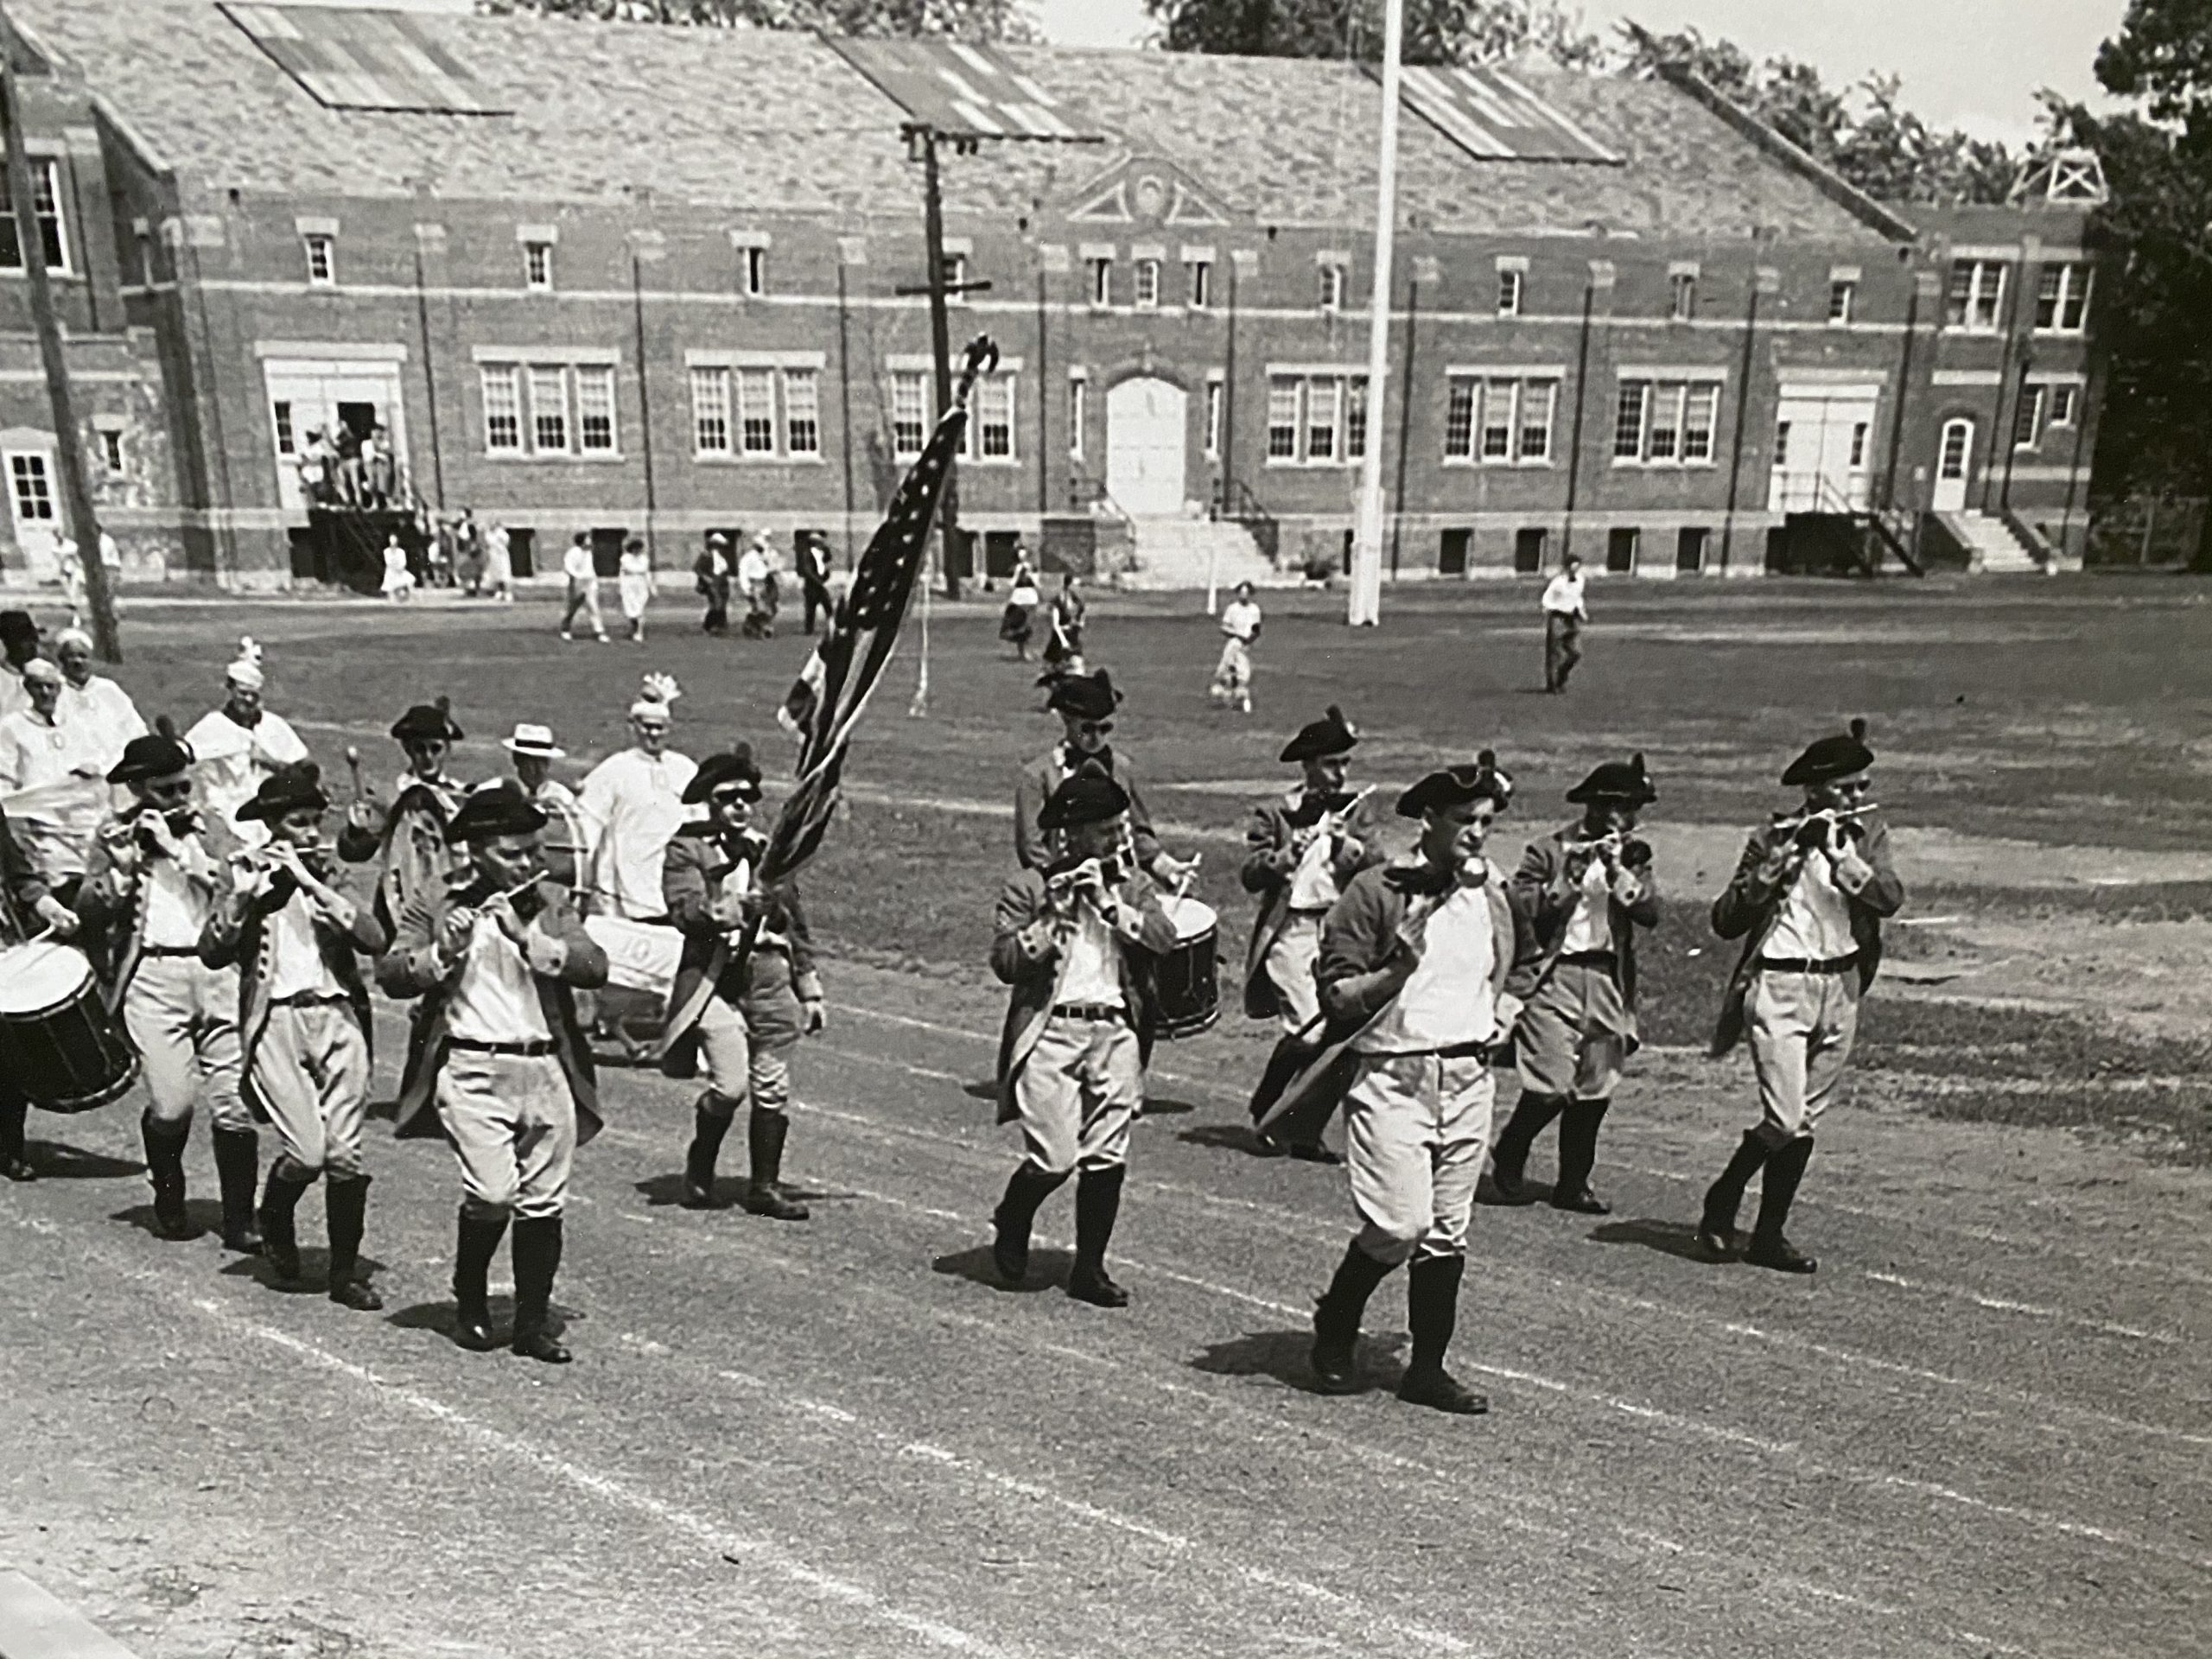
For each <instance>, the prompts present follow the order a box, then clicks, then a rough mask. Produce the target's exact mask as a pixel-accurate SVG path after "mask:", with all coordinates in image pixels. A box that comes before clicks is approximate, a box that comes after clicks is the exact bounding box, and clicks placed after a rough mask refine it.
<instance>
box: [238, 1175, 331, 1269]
mask: <svg viewBox="0 0 2212 1659" xmlns="http://www.w3.org/2000/svg"><path fill="white" fill-rule="evenodd" d="M312 1185H315V1171H313V1170H311V1169H310V1170H302V1169H301V1168H300V1166H298V1165H296V1164H295V1163H294V1162H293V1161H292V1160H290V1159H289V1158H279V1159H277V1161H276V1162H274V1163H273V1164H271V1165H270V1166H269V1180H268V1184H267V1185H264V1187H263V1188H262V1189H261V1210H260V1212H259V1214H258V1215H257V1217H256V1218H257V1220H258V1221H259V1223H260V1224H261V1248H262V1253H263V1254H264V1255H266V1256H267V1257H268V1258H269V1266H270V1270H271V1271H272V1272H273V1273H274V1274H275V1275H276V1279H277V1283H278V1284H280V1285H290V1284H296V1283H297V1282H298V1281H299V1277H300V1238H299V1230H298V1229H297V1227H296V1225H295V1224H294V1221H293V1212H294V1211H296V1210H297V1209H298V1208H299V1207H300V1200H301V1198H303V1197H305V1196H306V1193H307V1190H308V1187H310V1186H312ZM332 1192H333V1197H332V1198H331V1200H330V1202H331V1204H332V1205H333V1207H335V1206H336V1204H337V1198H336V1196H335V1192H336V1189H335V1188H333V1189H332ZM333 1230H335V1224H334V1225H333ZM333 1265H335V1263H334V1264H333Z"/></svg>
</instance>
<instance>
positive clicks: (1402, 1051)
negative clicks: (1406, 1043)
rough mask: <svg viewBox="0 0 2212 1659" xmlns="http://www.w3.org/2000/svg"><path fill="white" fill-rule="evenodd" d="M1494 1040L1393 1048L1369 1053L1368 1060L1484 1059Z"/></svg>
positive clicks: (1492, 1046)
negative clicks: (1445, 1046) (1447, 1045)
mask: <svg viewBox="0 0 2212 1659" xmlns="http://www.w3.org/2000/svg"><path fill="white" fill-rule="evenodd" d="M1496 1047H1497V1043H1496V1042H1494V1041H1493V1042H1487V1043H1454V1044H1452V1046H1450V1047H1449V1048H1394V1049H1390V1050H1389V1051H1387V1052H1383V1053H1378V1054H1370V1055H1368V1056H1367V1058H1369V1059H1370V1060H1486V1059H1488V1058H1490V1057H1491V1051H1492V1050H1493V1049H1495V1048H1496Z"/></svg>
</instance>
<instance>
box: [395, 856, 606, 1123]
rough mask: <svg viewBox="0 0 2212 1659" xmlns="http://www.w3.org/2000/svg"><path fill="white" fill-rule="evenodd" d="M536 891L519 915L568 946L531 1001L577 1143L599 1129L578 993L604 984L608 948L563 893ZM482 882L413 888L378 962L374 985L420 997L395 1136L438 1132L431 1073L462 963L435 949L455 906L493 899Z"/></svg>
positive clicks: (464, 876)
mask: <svg viewBox="0 0 2212 1659" xmlns="http://www.w3.org/2000/svg"><path fill="white" fill-rule="evenodd" d="M493 893H494V890H493V887H491V885H490V884H489V883H488V882H486V881H485V880H482V879H481V878H480V877H479V876H477V875H476V874H474V871H468V872H463V873H461V874H457V875H455V876H454V877H452V878H451V879H450V880H448V881H447V882H446V883H445V884H444V886H443V887H440V888H436V889H433V890H431V891H429V892H425V893H416V895H415V896H414V898H413V899H410V901H409V903H408V906H407V907H406V908H405V909H404V910H403V911H402V912H400V915H399V921H398V925H397V927H395V928H394V929H393V930H392V939H391V949H390V950H388V951H386V952H385V957H384V960H383V961H382V962H381V963H378V967H377V983H378V985H379V986H381V987H382V988H383V989H384V994H385V995H386V996H389V997H393V998H396V999H398V1000H401V1001H404V1000H406V999H408V998H410V997H421V998H422V999H423V1006H422V1008H421V1010H420V1011H419V1012H418V1013H417V1014H416V1018H415V1020H414V1024H413V1027H412V1029H411V1031H410V1034H409V1039H408V1045H407V1064H406V1066H405V1068H404V1070H403V1071H402V1072H401V1074H400V1080H399V1122H398V1123H397V1128H396V1133H397V1135H398V1136H399V1138H400V1139H401V1140H403V1141H405V1140H417V1139H428V1138H429V1137H430V1136H433V1135H443V1134H444V1133H445V1130H444V1128H443V1127H442V1125H441V1124H440V1123H439V1122H438V1115H437V1110H436V1100H437V1081H438V1071H439V1070H440V1068H441V1067H442V1066H443V1065H445V1061H446V1052H447V1051H446V1039H447V1027H446V1017H447V1005H448V1002H449V1001H451V999H452V996H453V988H454V982H455V981H456V980H457V979H458V978H459V977H460V974H461V964H460V963H457V962H454V963H449V962H448V961H447V960H446V959H445V956H444V953H443V952H442V950H440V948H439V944H438V942H439V940H440V938H442V936H443V934H444V931H445V923H446V918H447V917H448V916H449V915H450V914H452V912H453V911H454V908H455V907H456V906H463V907H467V908H470V909H474V908H475V907H476V906H480V905H482V904H484V903H485V902H486V900H488V899H491V898H492V897H493ZM537 893H539V894H541V895H543V899H542V902H541V904H540V906H539V907H538V908H537V909H536V910H534V911H528V912H524V901H525V900H527V899H528V898H529V896H530V895H529V894H527V893H525V894H524V895H523V899H519V900H518V901H517V903H516V909H517V911H518V912H524V919H525V920H532V919H534V920H536V921H537V923H538V924H539V925H541V926H543V928H544V930H545V931H547V932H549V933H550V934H551V935H552V936H553V937H554V938H556V939H558V940H560V942H561V943H562V944H564V945H566V946H567V947H568V956H567V959H566V960H565V961H564V962H563V963H562V965H561V969H560V971H559V973H557V974H554V975H546V974H537V975H534V976H533V977H534V978H535V979H536V981H537V1001H538V1007H539V1010H540V1012H541V1013H542V1014H543V1015H544V1019H545V1029H546V1030H547V1031H549V1032H550V1033H552V1034H553V1047H554V1052H555V1053H556V1055H557V1056H558V1057H559V1058H560V1062H561V1070H562V1071H563V1072H564V1073H566V1074H567V1076H568V1079H569V1093H570V1094H571V1095H573V1096H575V1102H576V1144H577V1145H578V1146H582V1144H583V1143H584V1142H585V1141H589V1140H590V1139H591V1138H592V1137H593V1136H594V1135H597V1134H598V1133H599V1130H600V1117H599V1081H598V1077H597V1075H596V1074H595V1073H594V1071H593V1068H592V1058H591V1048H590V1046H589V1045H588V1043H586V1042H585V1040H584V1033H583V1028H582V1027H581V1026H579V1025H578V1024H577V1023H576V999H575V993H576V992H578V991H592V990H597V989H598V988H600V987H601V986H602V985H604V984H606V983H607V952H606V951H604V950H601V949H600V947H599V945H598V944H596V943H595V942H594V940H593V938H592V937H591V935H590V934H588V933H587V932H585V931H584V925H583V919H582V918H581V917H579V916H578V915H577V914H576V912H575V906H573V905H571V904H570V902H569V898H568V895H567V894H566V893H563V892H562V891H561V889H560V888H558V887H556V886H554V885H553V884H552V883H551V882H550V881H546V882H541V883H540V884H539V886H538V887H537Z"/></svg>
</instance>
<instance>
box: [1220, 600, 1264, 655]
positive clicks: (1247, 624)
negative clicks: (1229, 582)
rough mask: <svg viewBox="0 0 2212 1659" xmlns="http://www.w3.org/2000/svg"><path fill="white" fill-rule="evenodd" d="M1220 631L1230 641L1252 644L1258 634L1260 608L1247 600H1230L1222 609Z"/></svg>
mask: <svg viewBox="0 0 2212 1659" xmlns="http://www.w3.org/2000/svg"><path fill="white" fill-rule="evenodd" d="M1221 631H1222V632H1224V633H1225V634H1227V635H1228V636H1229V637H1230V639H1241V640H1243V642H1244V643H1245V644H1246V645H1250V644H1251V643H1252V639H1253V636H1254V635H1255V634H1257V633H1258V632H1260V607H1258V606H1257V605H1255V604H1254V603H1253V602H1252V601H1250V600H1249V599H1232V600H1230V601H1229V603H1228V604H1227V605H1226V606H1224V607H1223V608H1222V613H1221Z"/></svg>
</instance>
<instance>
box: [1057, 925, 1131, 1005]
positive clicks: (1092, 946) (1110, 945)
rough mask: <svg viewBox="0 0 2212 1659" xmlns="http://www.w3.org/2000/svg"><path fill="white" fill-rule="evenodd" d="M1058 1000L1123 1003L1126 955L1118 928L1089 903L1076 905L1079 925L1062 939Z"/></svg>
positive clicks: (1106, 1003) (1109, 1003)
mask: <svg viewBox="0 0 2212 1659" xmlns="http://www.w3.org/2000/svg"><path fill="white" fill-rule="evenodd" d="M1058 1000H1059V1001H1062V1002H1098V1003H1103V1004H1104V1005H1105V1006H1106V1007H1109V1008H1118V1007H1121V1006H1122V958H1121V954H1120V952H1119V951H1118V950H1116V946H1115V944H1114V930H1113V929H1112V928H1110V927H1109V926H1107V925H1106V923H1105V920H1104V918H1102V917H1101V916H1100V915H1099V914H1098V912H1096V911H1095V910H1093V909H1092V908H1091V907H1090V906H1089V905H1088V904H1080V905H1077V906H1076V910H1075V925H1073V926H1072V927H1071V928H1069V929H1068V931H1066V933H1065V934H1064V935H1063V936H1062V938H1061V939H1060V987H1059V995H1058Z"/></svg>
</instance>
